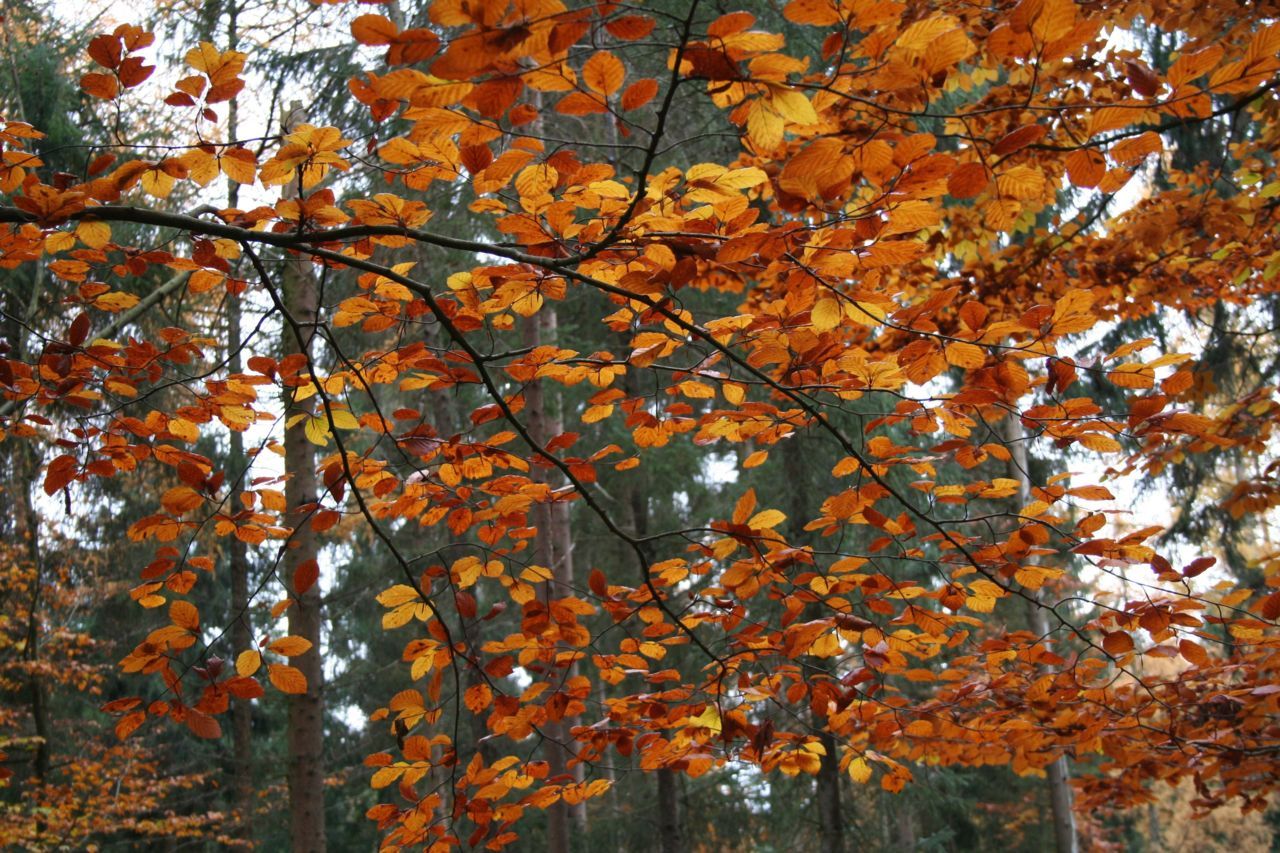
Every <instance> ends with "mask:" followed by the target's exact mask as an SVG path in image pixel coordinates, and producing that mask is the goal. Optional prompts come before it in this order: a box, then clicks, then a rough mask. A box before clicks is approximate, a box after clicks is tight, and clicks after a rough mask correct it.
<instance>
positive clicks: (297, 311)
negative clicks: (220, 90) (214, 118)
mask: <svg viewBox="0 0 1280 853" xmlns="http://www.w3.org/2000/svg"><path fill="white" fill-rule="evenodd" d="M300 112H301V111H300V109H298V108H296V106H295V108H294V109H293V110H291V111H290V113H291V114H290V118H291V119H292V120H286V122H285V127H286V129H292V128H293V127H294V126H295V125H297V124H299V123H301V122H302V121H303V118H302V117H301V115H300ZM294 186H295V189H294V190H293V192H295V193H296V192H298V191H299V189H300V188H297V186H296V184H295V185H294ZM283 278H284V282H283V283H284V287H283V290H284V306H285V309H286V310H287V311H288V312H289V314H290V315H291V316H292V318H293V320H294V321H295V322H296V323H298V325H299V326H300V328H301V332H302V340H298V339H297V336H295V335H294V333H293V330H292V329H291V328H290V327H289V324H288V323H287V322H286V323H285V328H284V330H283V335H284V351H285V354H286V355H289V354H293V353H303V354H306V355H307V356H308V357H309V356H310V353H311V342H312V338H313V337H314V334H315V323H316V318H317V315H318V311H319V297H318V294H317V293H316V284H315V279H314V276H313V275H312V273H311V269H310V266H309V264H308V262H307V261H306V260H305V259H304V258H292V259H289V260H288V261H287V262H286V263H285V265H284V273H283ZM316 378H318V377H316ZM290 396H292V395H290ZM287 404H288V403H287ZM290 411H291V413H292V414H295V415H296V414H305V415H306V416H307V417H310V416H312V415H313V414H314V413H315V398H314V397H309V398H307V399H306V400H303V401H301V402H292V403H291V406H290ZM306 421H307V418H303V419H301V420H299V421H298V422H297V423H295V424H294V425H293V426H292V427H288V428H287V429H286V430H285V434H284V467H285V474H286V476H287V477H288V479H287V480H286V481H285V503H286V505H287V506H288V511H289V522H290V524H291V526H292V527H293V528H294V534H293V539H292V541H291V542H290V543H289V547H288V548H287V549H286V550H285V554H284V559H283V560H282V561H281V565H282V569H283V574H284V579H285V583H286V584H288V585H289V586H290V591H291V592H292V593H293V600H294V604H293V606H292V607H290V608H289V611H288V614H289V633H290V634H291V635H293V636H296V637H302V638H304V639H306V640H309V641H310V642H311V649H310V650H308V651H307V653H306V654H303V655H299V656H298V657H296V658H293V660H292V661H290V663H292V664H293V665H294V666H296V667H297V668H298V669H299V670H301V671H302V674H303V675H304V676H306V679H307V690H306V692H305V693H302V694H298V695H291V696H290V697H289V736H288V751H289V830H290V837H291V838H292V841H293V850H294V851H295V853H322V851H324V850H325V815H324V698H323V695H322V689H323V682H324V670H323V667H322V665H321V658H320V640H321V637H320V626H321V622H322V617H321V612H320V585H319V584H318V583H317V584H312V585H311V588H310V589H308V590H307V591H306V592H303V593H299V592H298V591H297V590H296V589H293V588H292V587H293V579H294V575H295V572H296V571H297V569H298V567H299V566H301V565H303V564H304V563H307V562H309V561H311V560H315V559H316V557H317V554H318V548H317V544H316V535H315V531H313V530H312V529H311V524H310V520H309V518H308V516H309V514H310V508H311V507H312V506H313V505H314V504H315V502H316V499H317V486H316V459H315V445H313V444H312V443H311V442H310V440H308V439H307V436H306V432H305V424H306Z"/></svg>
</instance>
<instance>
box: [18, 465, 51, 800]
mask: <svg viewBox="0 0 1280 853" xmlns="http://www.w3.org/2000/svg"><path fill="white" fill-rule="evenodd" d="M33 457H34V454H33V453H32V452H31V448H30V447H27V446H25V445H22V446H18V447H15V448H14V453H13V457H12V458H13V461H14V475H15V476H14V478H13V483H11V484H10V489H9V491H10V494H12V495H13V497H14V498H15V504H16V505H15V506H14V508H13V510H14V521H15V531H14V532H15V533H16V534H17V535H16V537H15V538H16V539H17V540H18V542H19V543H20V544H21V547H22V549H23V551H24V552H25V553H24V554H23V556H24V557H25V558H26V560H27V561H28V562H29V563H30V564H31V571H32V573H33V575H32V578H31V598H30V599H29V601H28V605H27V636H26V647H25V649H24V658H25V660H26V664H27V688H28V691H29V694H28V695H29V697H30V703H31V704H30V707H31V721H32V723H33V725H34V727H35V735H36V744H35V753H34V755H33V756H32V763H31V769H32V777H33V779H34V780H35V781H37V782H43V781H45V780H46V779H47V778H48V776H49V768H50V766H51V763H52V749H53V726H52V721H51V720H50V717H49V693H48V688H47V687H46V686H45V683H44V679H42V678H41V677H40V675H39V671H40V644H41V642H43V640H42V638H41V636H40V634H41V631H40V609H41V607H42V606H43V605H42V603H41V593H42V592H43V587H44V572H43V565H42V555H41V553H40V519H39V517H38V516H37V515H36V511H35V506H34V505H33V504H32V502H31V485H32V482H33V481H34V479H35V472H36V470H37V467H38V466H37V462H36V460H35V459H34V458H33Z"/></svg>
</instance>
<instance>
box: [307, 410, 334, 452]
mask: <svg viewBox="0 0 1280 853" xmlns="http://www.w3.org/2000/svg"><path fill="white" fill-rule="evenodd" d="M303 432H305V433H306V436H307V441H309V442H311V443H312V444H318V445H320V446H321V447H324V446H325V445H326V444H328V443H329V421H328V420H326V419H325V418H322V417H318V416H316V417H308V418H307V420H306V423H305V424H304V425H303Z"/></svg>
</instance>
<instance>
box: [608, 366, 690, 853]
mask: <svg viewBox="0 0 1280 853" xmlns="http://www.w3.org/2000/svg"><path fill="white" fill-rule="evenodd" d="M622 381H623V388H624V389H625V390H626V392H627V396H628V397H637V396H639V395H640V387H639V383H638V380H637V377H636V374H635V371H632V370H628V371H627V372H626V373H625V374H624V375H623V380H622ZM628 484H629V488H628V494H627V505H628V508H629V509H630V511H631V531H632V534H633V535H634V536H636V537H637V538H643V537H645V536H648V535H649V495H648V487H649V483H648V476H647V474H645V472H644V469H643V468H640V469H637V470H636V471H635V472H634V473H633V474H632V476H631V478H630V479H629V480H628ZM640 548H641V549H642V550H643V551H644V553H645V557H646V558H647V559H652V555H651V554H650V553H649V547H648V545H647V544H643V543H642V544H641V545H640ZM654 775H655V777H656V778H657V787H658V849H659V850H661V851H662V853H685V841H684V827H683V825H682V824H683V821H682V820H681V817H682V814H681V808H680V789H679V782H680V777H679V774H678V773H677V772H676V771H675V770H671V769H669V768H666V767H660V768H658V771H657V773H655V774H654Z"/></svg>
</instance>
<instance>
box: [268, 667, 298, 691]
mask: <svg viewBox="0 0 1280 853" xmlns="http://www.w3.org/2000/svg"><path fill="white" fill-rule="evenodd" d="M267 678H269V679H270V680H271V683H272V684H273V685H275V688H276V689H277V690H279V691H280V692H281V693H293V694H300V693H306V692H307V677H306V676H305V675H303V674H302V671H301V670H299V669H297V668H296V667H292V666H286V665H285V664H282V663H273V664H271V665H270V666H268V667H267Z"/></svg>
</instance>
